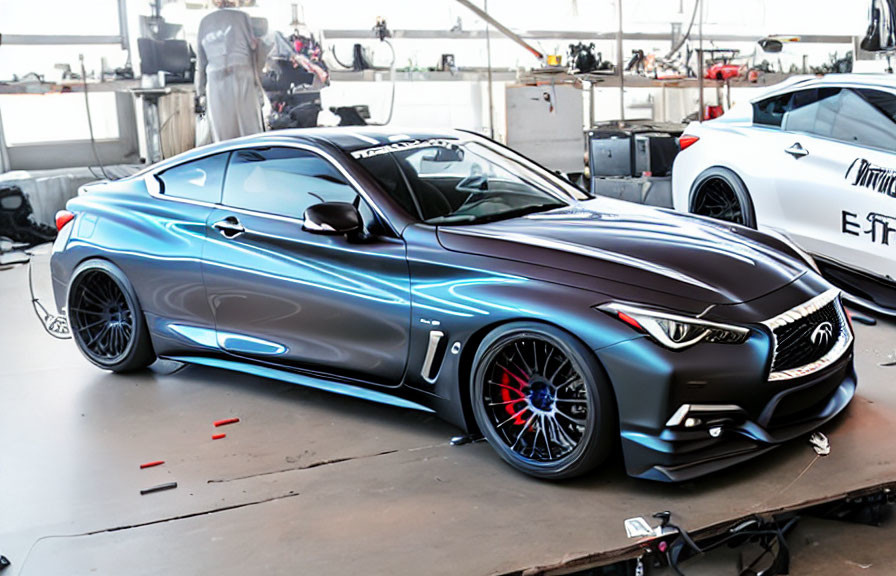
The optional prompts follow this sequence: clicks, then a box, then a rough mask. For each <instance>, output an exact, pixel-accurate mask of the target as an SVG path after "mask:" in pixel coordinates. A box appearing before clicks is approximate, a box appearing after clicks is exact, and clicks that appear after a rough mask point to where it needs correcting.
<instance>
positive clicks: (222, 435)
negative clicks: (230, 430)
mask: <svg viewBox="0 0 896 576" xmlns="http://www.w3.org/2000/svg"><path fill="white" fill-rule="evenodd" d="M226 437H227V434H212V440H220V439H221V438H226Z"/></svg>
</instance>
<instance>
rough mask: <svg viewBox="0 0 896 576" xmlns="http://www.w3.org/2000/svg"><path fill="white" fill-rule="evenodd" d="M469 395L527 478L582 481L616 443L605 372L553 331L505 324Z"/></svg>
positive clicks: (492, 339) (498, 446)
mask: <svg viewBox="0 0 896 576" xmlns="http://www.w3.org/2000/svg"><path fill="white" fill-rule="evenodd" d="M472 396H473V397H472V404H473V412H474V415H475V417H476V422H477V424H478V426H479V429H480V431H481V432H482V433H483V435H484V436H485V438H486V439H487V440H488V442H489V444H491V445H492V447H493V448H494V449H495V450H496V451H497V452H498V454H500V455H501V457H502V458H503V459H504V460H505V461H506V462H508V463H509V464H510V465H512V466H513V467H514V468H517V469H518V470H521V471H523V472H525V473H526V474H530V475H532V476H536V477H539V478H547V479H561V478H571V477H573V476H579V475H581V474H584V473H585V472H587V471H589V470H591V469H593V468H595V467H596V466H597V465H598V464H600V463H601V462H602V461H603V460H604V459H605V458H606V456H607V453H608V451H609V448H610V446H611V444H612V442H611V440H612V438H611V435H612V433H613V429H614V426H613V421H614V411H613V409H612V406H611V400H612V393H611V391H610V388H609V386H608V384H607V382H606V380H605V379H604V377H603V373H602V370H601V369H600V367H599V366H598V365H597V362H596V360H595V359H594V357H593V353H592V352H591V351H590V350H588V349H587V348H586V347H585V346H584V345H582V344H581V343H580V342H578V340H576V339H575V338H574V337H572V336H571V335H569V334H567V333H565V332H563V331H561V330H558V329H556V328H553V327H551V326H546V325H544V326H543V325H540V324H534V323H514V324H508V325H506V326H503V327H501V328H499V329H498V330H496V331H495V332H493V333H492V334H490V335H489V336H488V337H486V339H485V340H484V341H483V343H482V345H481V346H480V349H479V351H478V352H477V355H476V359H475V361H474V369H473V387H472Z"/></svg>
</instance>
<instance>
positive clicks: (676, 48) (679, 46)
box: [665, 0, 702, 60]
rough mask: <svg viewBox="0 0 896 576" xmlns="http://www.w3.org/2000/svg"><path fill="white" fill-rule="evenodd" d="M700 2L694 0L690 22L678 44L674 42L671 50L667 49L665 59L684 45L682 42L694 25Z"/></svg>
mask: <svg viewBox="0 0 896 576" xmlns="http://www.w3.org/2000/svg"><path fill="white" fill-rule="evenodd" d="M700 2H702V0H694V12H693V13H692V14H691V23H690V24H688V29H687V31H686V32H685V33H684V34H683V35H682V37H681V38H680V39H679V40H678V44H676V45H675V46H674V47H673V48H672V49H671V50H669V53H668V54H666V58H665V60H668V59H669V58H671V57H672V55H673V54H675V53H676V52H678V51H679V50H680V49H681V47H682V46H684V43H685V42H687V41H688V38H690V36H691V28H693V27H694V21H695V20H696V19H697V8H699V7H700Z"/></svg>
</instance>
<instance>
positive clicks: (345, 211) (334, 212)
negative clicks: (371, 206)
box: [302, 202, 361, 234]
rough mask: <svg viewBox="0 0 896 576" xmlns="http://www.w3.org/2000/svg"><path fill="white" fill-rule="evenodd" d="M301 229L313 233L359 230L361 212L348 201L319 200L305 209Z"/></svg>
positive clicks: (341, 232)
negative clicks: (319, 201) (318, 202)
mask: <svg viewBox="0 0 896 576" xmlns="http://www.w3.org/2000/svg"><path fill="white" fill-rule="evenodd" d="M304 218H305V223H304V224H302V229H303V230H307V231H308V232H313V233H315V234H351V233H352V232H358V231H360V230H361V214H360V213H359V212H358V209H357V208H355V207H354V205H352V204H349V203H348V202H321V203H320V204H315V205H313V206H309V207H308V208H307V209H306V210H305V216H304Z"/></svg>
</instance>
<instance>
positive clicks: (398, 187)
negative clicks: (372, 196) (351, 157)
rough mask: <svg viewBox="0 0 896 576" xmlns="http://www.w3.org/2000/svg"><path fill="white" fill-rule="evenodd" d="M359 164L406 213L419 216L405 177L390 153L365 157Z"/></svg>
mask: <svg viewBox="0 0 896 576" xmlns="http://www.w3.org/2000/svg"><path fill="white" fill-rule="evenodd" d="M361 166H363V167H364V169H365V170H367V172H369V173H370V175H371V176H373V178H374V179H375V180H376V181H377V183H378V184H379V185H380V187H381V188H382V189H383V191H384V192H386V194H388V195H389V196H391V197H392V199H393V200H395V201H396V202H398V204H399V205H400V206H401V207H402V208H404V209H405V211H406V212H407V213H408V214H410V215H411V216H415V217H417V218H419V217H420V211H419V210H418V209H417V206H416V205H415V204H414V200H413V198H412V197H411V193H410V191H409V190H408V186H407V183H406V181H405V177H404V176H402V174H401V170H400V169H399V167H398V163H397V162H396V161H395V158H393V157H392V155H391V154H379V155H377V156H371V157H370V158H365V159H364V160H363V161H362V162H361Z"/></svg>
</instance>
